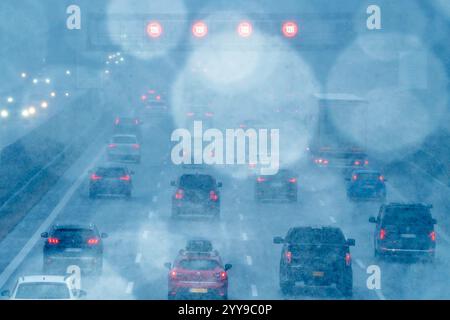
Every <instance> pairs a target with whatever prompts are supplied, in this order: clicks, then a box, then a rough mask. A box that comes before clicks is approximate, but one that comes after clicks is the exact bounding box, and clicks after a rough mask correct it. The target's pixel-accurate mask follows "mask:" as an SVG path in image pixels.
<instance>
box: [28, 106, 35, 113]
mask: <svg viewBox="0 0 450 320" xmlns="http://www.w3.org/2000/svg"><path fill="white" fill-rule="evenodd" d="M28 113H29V114H31V115H32V114H35V113H36V108H35V107H34V106H31V107H29V108H28Z"/></svg>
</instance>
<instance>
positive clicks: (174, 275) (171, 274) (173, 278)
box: [170, 270, 177, 280]
mask: <svg viewBox="0 0 450 320" xmlns="http://www.w3.org/2000/svg"><path fill="white" fill-rule="evenodd" d="M170 278H171V279H172V280H175V279H176V278H177V272H176V271H175V270H172V271H170Z"/></svg>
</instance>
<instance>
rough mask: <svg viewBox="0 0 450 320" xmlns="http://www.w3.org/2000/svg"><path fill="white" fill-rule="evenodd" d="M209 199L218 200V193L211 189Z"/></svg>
mask: <svg viewBox="0 0 450 320" xmlns="http://www.w3.org/2000/svg"><path fill="white" fill-rule="evenodd" d="M209 199H210V200H212V201H217V200H219V195H218V194H217V193H215V192H214V191H213V190H211V191H210V192H209Z"/></svg>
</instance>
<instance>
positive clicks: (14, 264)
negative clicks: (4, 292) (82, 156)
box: [0, 149, 105, 288]
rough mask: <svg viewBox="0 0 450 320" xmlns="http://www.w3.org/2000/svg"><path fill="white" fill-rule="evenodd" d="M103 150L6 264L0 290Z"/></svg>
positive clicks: (0, 281) (0, 280) (0, 276)
mask: <svg viewBox="0 0 450 320" xmlns="http://www.w3.org/2000/svg"><path fill="white" fill-rule="evenodd" d="M104 151H105V150H104V149H102V150H101V151H100V152H99V153H98V154H97V156H96V157H95V158H94V159H93V160H92V162H91V163H89V165H88V167H87V168H85V169H84V170H83V172H82V174H81V175H80V176H79V177H78V178H77V180H75V182H74V183H73V184H72V186H71V187H70V188H69V189H68V190H67V192H66V193H65V194H64V196H63V197H62V199H61V200H60V201H59V203H58V204H57V205H56V207H55V208H54V209H53V210H52V212H51V213H50V215H49V216H48V217H47V218H46V219H45V220H44V222H43V223H42V224H41V225H40V226H39V228H38V229H37V230H36V232H35V233H34V234H33V235H32V236H31V237H30V239H29V240H28V241H27V243H26V244H25V245H24V246H23V248H22V249H21V250H20V251H19V253H18V254H17V255H16V256H15V257H14V259H13V260H11V262H10V263H9V264H8V266H7V267H6V268H5V269H4V270H3V272H2V273H1V274H0V288H2V287H3V286H4V285H5V283H6V282H7V281H8V279H9V278H10V277H11V275H12V274H13V273H14V272H15V271H16V269H17V268H18V267H19V266H20V264H21V263H22V262H23V260H24V259H25V257H26V256H27V255H28V254H29V253H30V251H31V250H32V249H33V247H34V246H35V245H36V243H37V242H38V241H39V240H40V239H41V233H42V232H44V231H47V230H48V228H49V227H50V225H51V224H52V223H53V221H54V220H55V219H56V217H57V216H58V215H59V214H60V212H61V210H62V209H64V207H65V206H66V205H67V203H68V202H69V201H70V199H71V198H72V196H73V195H74V193H75V191H76V190H77V189H78V188H79V187H80V186H81V184H82V183H83V181H84V180H85V179H86V175H87V174H88V171H89V170H90V169H91V168H92V167H93V166H94V165H95V163H96V162H97V161H98V159H99V158H100V157H101V156H102V155H103V152H104Z"/></svg>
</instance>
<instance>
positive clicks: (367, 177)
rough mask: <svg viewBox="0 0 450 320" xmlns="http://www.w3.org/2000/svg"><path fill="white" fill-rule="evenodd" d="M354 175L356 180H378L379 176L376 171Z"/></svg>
mask: <svg viewBox="0 0 450 320" xmlns="http://www.w3.org/2000/svg"><path fill="white" fill-rule="evenodd" d="M356 175H357V176H358V180H367V181H372V180H378V179H379V177H380V174H378V173H356Z"/></svg>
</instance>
